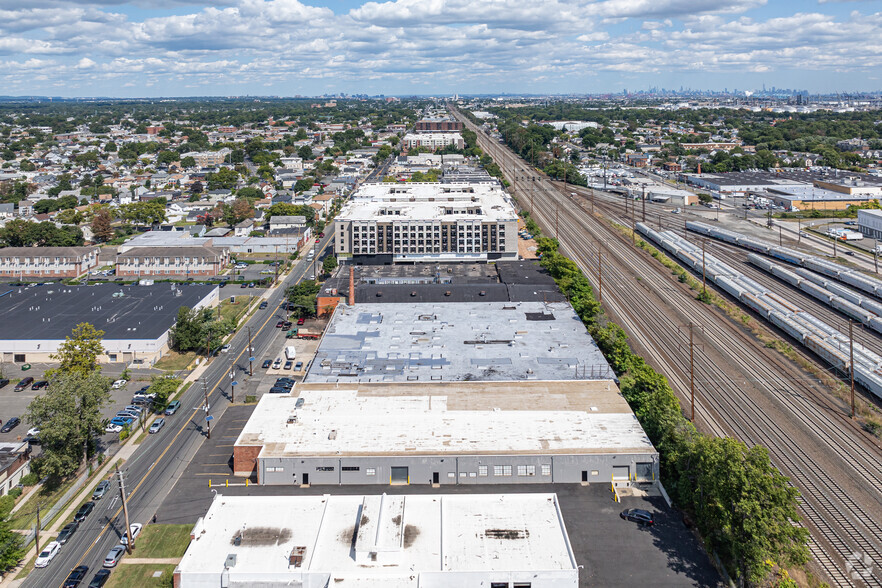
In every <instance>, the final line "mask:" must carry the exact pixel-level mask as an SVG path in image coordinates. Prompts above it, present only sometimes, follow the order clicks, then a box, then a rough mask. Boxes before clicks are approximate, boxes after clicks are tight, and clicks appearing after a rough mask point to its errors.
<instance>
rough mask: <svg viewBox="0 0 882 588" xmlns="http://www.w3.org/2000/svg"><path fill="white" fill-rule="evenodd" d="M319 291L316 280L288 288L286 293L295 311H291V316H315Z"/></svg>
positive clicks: (305, 281)
mask: <svg viewBox="0 0 882 588" xmlns="http://www.w3.org/2000/svg"><path fill="white" fill-rule="evenodd" d="M319 289H320V286H319V284H318V282H316V281H314V280H304V281H302V282H300V283H299V284H297V285H295V286H291V287H290V288H288V290H287V292H286V294H287V296H288V301H289V302H291V303H293V304H294V310H292V311H291V314H292V315H293V316H296V317H298V318H300V317H311V316H315V312H316V302H317V299H316V296H317V295H318V293H319Z"/></svg>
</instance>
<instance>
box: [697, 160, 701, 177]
mask: <svg viewBox="0 0 882 588" xmlns="http://www.w3.org/2000/svg"><path fill="white" fill-rule="evenodd" d="M698 175H701V162H700V161H699V162H698Z"/></svg>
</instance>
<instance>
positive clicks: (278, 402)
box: [233, 380, 658, 485]
mask: <svg viewBox="0 0 882 588" xmlns="http://www.w3.org/2000/svg"><path fill="white" fill-rule="evenodd" d="M233 469H234V472H235V474H236V475H239V476H254V475H255V474H256V477H257V481H258V483H259V484H268V485H306V484H312V485H315V484H324V485H348V484H378V485H388V484H421V485H427V484H434V485H462V484H528V483H605V484H610V482H615V483H616V484H619V485H630V483H631V482H640V483H650V484H651V483H653V482H655V481H656V480H657V479H658V454H657V452H656V451H655V449H654V448H653V446H652V444H651V443H650V441H649V439H648V437H647V436H646V434H645V433H644V431H643V429H642V428H641V426H640V423H639V422H638V421H637V419H636V417H635V416H634V414H633V413H632V412H631V409H630V407H629V406H628V403H627V402H626V401H625V399H624V398H623V397H622V395H621V393H620V392H619V390H618V388H617V387H616V385H615V382H613V381H611V380H594V381H588V380H582V381H569V382H561V381H557V382H547V381H546V382H456V383H448V384H441V383H428V382H427V383H421V384H420V385H419V386H416V387H415V386H414V385H413V384H408V383H399V384H379V383H374V384H367V383H362V384H338V385H328V384H301V385H298V386H297V387H296V388H295V389H294V390H293V392H292V393H291V394H290V395H287V394H286V395H277V394H266V395H264V396H263V397H262V398H261V400H260V402H259V403H258V405H257V407H256V408H255V410H254V413H253V414H252V416H251V418H250V419H249V420H248V423H247V424H246V425H245V427H244V428H243V429H242V432H241V433H240V434H239V437H238V439H237V440H236V443H235V445H234V449H233Z"/></svg>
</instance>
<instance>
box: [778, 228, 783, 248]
mask: <svg viewBox="0 0 882 588" xmlns="http://www.w3.org/2000/svg"><path fill="white" fill-rule="evenodd" d="M782 231H783V228H782V227H781V225H778V246H779V247H780V246H781V245H783V244H784V235H783V234H782Z"/></svg>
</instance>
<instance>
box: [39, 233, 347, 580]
mask: <svg viewBox="0 0 882 588" xmlns="http://www.w3.org/2000/svg"><path fill="white" fill-rule="evenodd" d="M333 234H334V226H333V223H330V224H329V225H328V226H327V228H326V229H325V237H324V238H322V239H321V242H319V243H317V244H314V247H315V249H316V254H315V258H316V259H318V258H320V257H321V256H322V254H323V252H324V250H325V249H326V248H327V247H328V245H329V244H330V243H331V240H332V238H333ZM313 268H314V264H313V261H311V260H307V259H306V258H304V259H302V260H300V261H299V263H297V264H296V265H295V267H294V269H293V270H292V271H291V273H290V274H289V275H288V276H287V278H286V279H285V280H284V281H283V282H282V283H281V284H280V287H279V288H277V289H276V290H275V291H274V292H272V293H271V294H270V295H269V296H268V298H267V301H268V306H267V308H266V309H264V310H258V311H257V312H256V313H255V314H254V315H253V316H252V317H251V319H250V320H249V321H248V322H247V323H246V324H245V325H243V327H242V328H241V329H240V330H239V331H238V332H237V333H236V335H235V336H234V337H233V339H232V340H231V342H230V344H231V346H232V347H231V349H230V351H229V352H228V353H225V354H221V355H219V356H217V357H215V358H213V359H212V361H211V363H210V365H209V366H208V367H207V369H206V371H205V372H204V373H203V375H202V378H201V379H200V380H199V381H198V382H195V383H194V384H193V385H192V386H190V388H189V389H188V390H187V391H186V392H185V393H184V395H183V396H182V397H181V409H180V410H179V411H178V412H177V414H175V415H174V416H171V417H166V426H165V427H164V428H163V429H162V430H161V431H160V432H159V433H158V434H155V435H148V436H147V438H146V439H145V440H144V441H143V442H142V443H141V445H140V446H139V447H138V449H137V450H136V452H135V454H134V455H133V456H132V458H131V459H129V460H128V461H127V462H126V463H125V464H124V466H123V468H122V469H123V471H124V472H125V481H126V495H127V496H128V509H129V520H130V522H131V523H142V524H147V523H149V522H150V520H151V518H152V517H153V515H154V514H155V513H156V511H157V510H158V508H159V505H160V504H161V503H162V501H163V500H164V499H165V497H166V495H167V494H168V492H169V491H170V490H171V488H172V486H173V485H174V483H175V481H176V480H177V478H178V477H179V476H180V474H181V472H183V470H184V468H185V467H186V466H187V464H188V463H189V462H190V460H191V459H192V458H193V456H194V455H195V454H196V451H197V449H198V448H199V447H200V445H201V444H202V441H203V439H204V438H205V430H206V420H205V417H206V415H205V412H204V411H203V408H202V407H203V404H204V401H203V400H204V395H205V390H207V392H208V403H209V406H210V411H209V414H210V415H211V416H212V417H213V418H214V419H215V421H214V422H215V423H216V422H217V419H220V418H223V413H224V410H225V409H226V407H227V406H229V403H230V388H231V386H230V382H231V378H230V376H229V374H230V371H231V370H230V368H231V366H232V365H235V366H239V368H242V369H237V370H235V378H236V380H239V381H243V382H244V380H245V379H246V378H247V377H248V372H247V370H248V357H249V354H248V328H247V327H250V328H251V338H252V345H253V347H254V357H255V358H260V357H262V356H263V354H264V353H266V352H267V351H268V349H267V348H268V346H269V344H270V342H271V341H273V339H274V338H275V336H276V334H277V332H276V330H275V325H276V322H277V321H278V320H279V318H283V317H284V315H285V312H284V311H282V310H280V308H279V305H280V304H281V302H282V299H283V296H284V291H285V288H286V287H288V286H291V285H294V284H296V283H298V282H299V281H301V280H302V279H303V278H304V277H306V276H308V275H311V274H312V272H313ZM203 382H204V383H205V385H204V386H203ZM96 483H97V482H96ZM124 527H125V522H124V521H123V517H122V506H121V504H120V500H119V491H118V489H117V484H116V480H114V481H113V492H109V493H108V494H107V495H106V496H105V497H104V498H103V499H102V500H101V501H99V502H98V504H97V505H96V508H95V510H94V511H93V512H92V514H91V515H89V518H88V519H86V521H85V522H84V523H83V524H82V525H81V526H80V528H79V530H78V531H77V532H76V533H75V534H74V535H73V537H71V539H70V540H69V541H68V542H67V543H66V544H65V545H64V546H63V547H62V548H61V552H60V553H59V554H58V555H57V556H56V557H55V559H54V560H53V561H52V563H51V564H50V565H49V566H48V567H47V568H43V569H39V570H34V571H33V572H31V574H30V575H29V576H28V577H27V579H26V581H25V582H24V586H26V587H34V588H45V587H47V586H60V585H61V584H62V583H63V581H64V579H65V578H66V577H67V575H68V573H70V570H71V569H73V568H74V567H76V566H78V565H86V566H89V574H88V575H87V581H84V582H83V584H82V585H83V586H85V585H87V584H88V580H91V577H92V576H93V575H94V573H95V572H96V571H97V570H98V569H100V567H101V565H102V562H103V560H104V556H105V555H107V552H108V551H109V550H110V549H111V548H112V547H113V546H114V545H116V544H117V543H119V538H120V536H121V535H122V534H123V531H124ZM47 540H48V537H44V538H43V543H45V542H46V541H47ZM135 545H136V548H137V541H136V542H135ZM135 553H137V549H136V552H135ZM135 556H136V555H135Z"/></svg>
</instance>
